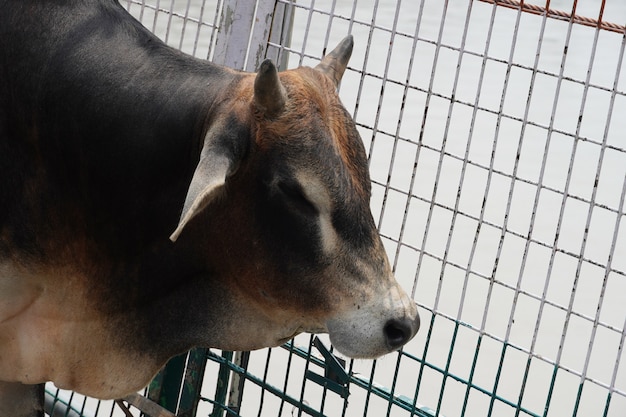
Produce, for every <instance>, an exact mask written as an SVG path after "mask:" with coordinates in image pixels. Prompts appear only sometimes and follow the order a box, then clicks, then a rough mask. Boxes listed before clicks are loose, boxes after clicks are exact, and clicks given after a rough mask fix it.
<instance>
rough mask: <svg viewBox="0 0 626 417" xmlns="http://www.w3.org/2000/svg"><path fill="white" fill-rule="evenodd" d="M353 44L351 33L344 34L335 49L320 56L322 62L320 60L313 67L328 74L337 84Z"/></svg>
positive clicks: (346, 64)
mask: <svg viewBox="0 0 626 417" xmlns="http://www.w3.org/2000/svg"><path fill="white" fill-rule="evenodd" d="M353 46H354V40H353V39H352V35H348V36H346V37H345V38H343V40H342V41H341V42H339V45H337V46H336V47H335V49H333V50H332V51H331V52H330V53H328V54H327V55H326V56H325V57H324V58H322V62H320V63H319V64H318V65H317V66H316V67H315V68H316V69H317V70H319V71H321V72H323V73H324V74H326V75H328V76H329V77H330V78H331V79H332V80H333V81H335V85H337V86H339V82H340V81H341V77H342V76H343V73H344V71H345V70H346V67H347V66H348V61H349V60H350V56H351V55H352V47H353Z"/></svg>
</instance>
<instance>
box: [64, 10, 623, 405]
mask: <svg viewBox="0 0 626 417" xmlns="http://www.w3.org/2000/svg"><path fill="white" fill-rule="evenodd" d="M276 4H277V5H279V6H281V7H284V9H285V10H289V13H290V14H289V17H288V18H285V16H286V15H287V14H285V15H283V17H281V19H284V21H283V22H282V23H284V22H286V21H288V22H289V24H291V25H293V30H292V31H291V35H290V38H289V43H287V44H286V43H283V42H284V40H285V37H284V36H281V37H279V38H278V40H276V38H275V39H274V40H270V42H269V43H268V44H267V45H266V46H267V50H266V54H268V55H271V56H279V55H280V56H283V57H286V58H288V60H285V61H283V68H285V66H287V67H296V66H299V65H312V64H315V63H317V62H318V60H319V58H320V57H321V56H322V55H323V53H324V51H325V50H326V48H328V47H332V46H333V45H334V43H335V42H337V41H338V40H339V39H341V38H342V37H343V36H344V35H345V34H347V33H352V34H353V35H354V37H355V50H354V53H353V57H352V59H351V61H350V64H349V68H348V70H347V71H346V74H345V75H344V78H343V81H342V86H341V91H340V96H341V97H342V100H343V101H344V104H345V105H346V107H347V108H348V110H349V111H351V112H352V113H353V115H354V118H355V121H356V123H357V126H358V128H359V131H360V133H361V136H362V138H363V140H364V142H365V143H366V147H367V149H368V152H369V159H370V170H371V175H372V180H373V199H372V209H373V211H374V213H375V218H376V219H377V220H378V225H379V229H380V233H381V235H382V236H383V240H384V243H385V245H386V248H387V250H388V253H389V255H390V259H391V261H392V263H393V267H394V271H395V274H396V276H397V278H398V280H399V281H400V282H401V283H402V284H403V285H404V286H405V288H407V289H410V290H411V294H412V296H413V298H414V299H415V301H416V302H417V303H418V305H419V307H420V315H421V317H422V329H421V330H420V333H419V334H418V336H417V337H416V338H415V339H414V340H413V341H412V342H410V343H409V344H408V345H407V346H406V347H405V348H404V350H403V351H402V352H400V353H398V354H394V355H389V356H388V357H386V358H383V359H381V360H379V361H348V362H347V363H346V364H345V366H341V369H345V374H343V373H342V372H341V370H340V369H338V368H336V369H334V371H333V369H332V367H331V366H329V361H331V362H332V356H331V357H329V356H328V354H327V353H324V352H325V350H324V345H328V342H327V341H326V339H324V338H323V337H322V338H321V340H322V342H323V344H322V345H320V344H319V343H318V344H317V346H315V344H314V342H313V340H314V339H313V338H311V337H309V336H307V335H303V336H299V337H297V338H296V339H295V341H294V342H293V343H290V344H288V345H286V346H284V347H283V348H275V349H267V350H262V351H258V352H252V353H250V354H249V355H247V354H246V355H242V354H238V355H232V354H230V353H227V352H224V353H222V352H219V351H210V352H208V359H209V361H208V363H207V368H206V372H205V379H204V384H203V388H202V391H201V399H200V404H199V408H198V415H210V416H212V417H217V416H221V415H241V416H253V415H257V416H277V415H279V416H292V415H293V416H295V415H314V416H316V415H327V416H340V415H341V416H382V415H389V416H394V417H395V416H405V415H406V416H427V415H441V416H448V417H451V416H469V415H472V416H483V415H484V416H487V415H490V416H498V417H500V416H614V417H618V416H624V415H625V414H626V364H624V361H623V359H624V340H625V338H626V330H625V327H626V221H625V213H626V211H625V200H626V117H624V115H626V93H625V91H626V88H625V83H626V79H625V77H624V71H625V70H624V69H623V61H624V49H625V45H626V29H625V27H624V24H626V3H624V2H622V1H620V0H606V1H601V0H588V1H582V0H581V1H576V0H561V1H556V0H555V1H552V2H550V1H549V0H546V1H532V2H517V1H512V0H480V1H479V0H474V1H472V0H458V1H441V0H419V1H397V0H359V1H354V2H342V1H333V0H323V1H322V0H299V1H297V2H284V1H280V0H279V1H278V2H276ZM127 7H128V8H129V10H130V11H131V13H133V14H134V15H135V16H137V17H138V18H139V19H140V20H141V21H142V22H143V23H144V25H146V26H147V27H148V28H149V29H151V30H152V31H154V32H155V33H156V34H157V35H159V36H160V37H161V38H163V39H164V40H166V42H168V43H170V44H172V45H173V46H175V47H177V48H180V49H182V50H184V51H186V52H189V53H191V54H194V55H196V56H198V57H201V58H207V57H208V58H213V57H214V56H215V54H216V52H215V47H216V45H218V43H219V41H218V37H219V33H218V28H219V27H220V16H221V14H222V13H221V11H222V9H223V8H224V7H226V6H225V5H224V4H222V2H221V1H219V0H218V1H217V2H209V1H201V0H189V1H181V0H178V1H174V0H169V1H164V0H161V1H159V0H154V1H150V2H148V1H146V2H137V1H135V0H132V1H129V2H128V3H127ZM257 9H258V8H257ZM257 12H258V10H257ZM257 21H258V19H257ZM282 23H281V24H282ZM254 24H255V23H254V19H252V25H253V26H254ZM252 32H254V29H252V30H251V33H252ZM243 38H245V40H246V41H250V40H251V39H252V38H253V35H252V34H250V35H247V36H243ZM254 48H255V47H254V46H250V47H248V49H247V52H245V55H246V57H248V58H249V57H250V56H253V55H254V54H255V53H256V52H255V51H256V50H255V49H254ZM244 49H245V48H244ZM272 54H274V55H272ZM246 62H247V64H246ZM249 62H250V60H249V59H248V60H247V61H246V60H244V61H242V68H244V67H246V65H248V66H249ZM248 69H249V68H248ZM325 355H326V356H325ZM218 376H219V377H218ZM56 395H60V396H61V397H63V396H64V395H66V394H65V393H59V394H56ZM67 395H70V394H69V393H68V394H67ZM64 398H66V397H64ZM75 398H78V397H75ZM80 401H83V400H82V398H81V399H79V400H78V402H76V401H75V402H76V404H77V405H75V406H74V408H76V409H77V410H78V411H79V412H80V409H81V408H82V407H83V406H82V405H81V404H82V403H81V402H80ZM89 401H91V400H89ZM99 407H100V409H99V410H96V411H95V412H92V411H90V413H91V414H89V413H88V412H86V413H85V414H86V415H124V414H123V412H122V411H121V410H119V409H115V408H114V407H113V405H112V404H106V405H104V404H101V405H99ZM105 407H107V408H105ZM87 408H92V409H93V407H91V406H89V407H87ZM109 413H110V414H109Z"/></svg>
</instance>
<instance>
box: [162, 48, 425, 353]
mask: <svg viewBox="0 0 626 417" xmlns="http://www.w3.org/2000/svg"><path fill="white" fill-rule="evenodd" d="M351 52H352V38H351V37H347V38H346V39H344V40H343V41H342V42H341V43H340V44H339V45H338V46H337V48H335V49H334V50H333V51H332V52H331V53H329V54H328V55H327V56H326V57H325V58H324V59H323V60H322V62H321V63H320V64H319V65H318V66H317V67H316V68H314V69H312V68H298V69H296V70H291V71H285V72H282V73H280V74H279V73H278V72H277V70H276V67H275V66H274V65H273V64H272V63H271V62H270V61H269V60H268V61H265V62H263V64H262V65H261V68H260V70H259V72H258V73H257V74H256V75H254V74H247V75H242V76H241V77H242V78H241V79H240V80H239V81H238V82H237V83H236V86H235V87H233V88H232V89H230V90H228V92H227V94H226V95H225V97H224V98H223V100H222V101H221V102H220V103H219V104H217V106H219V109H220V110H219V111H218V114H216V115H214V116H213V118H212V121H211V122H210V124H209V126H210V128H209V130H208V133H207V134H206V137H205V142H204V147H203V150H202V155H201V159H200V162H199V164H198V167H197V169H196V171H195V174H194V176H193V180H192V183H191V186H190V189H189V192H188V195H187V199H186V202H185V207H184V209H183V215H182V218H181V221H180V224H179V226H178V228H177V229H176V231H175V232H174V233H173V234H172V236H171V239H172V240H173V241H177V240H178V241H179V242H177V244H182V243H181V242H182V241H184V240H185V239H187V240H201V239H204V240H205V241H206V240H207V239H208V240H209V241H210V242H211V243H210V244H205V246H204V249H205V250H206V252H207V256H208V258H209V261H208V263H207V269H209V270H210V271H211V274H212V276H213V277H214V278H212V279H217V280H218V281H220V283H219V288H220V289H221V290H220V291H221V293H220V294H216V299H217V301H216V300H212V303H216V302H217V303H218V304H219V303H221V306H219V307H221V309H222V310H223V311H227V314H226V316H225V317H224V323H223V324H222V325H221V329H220V334H221V335H220V336H219V337H217V336H215V335H213V337H212V339H211V340H210V341H209V343H211V344H212V345H213V346H216V347H221V348H226V349H232V350H244V349H245V350H247V349H252V348H258V347H263V346H270V345H277V344H280V343H282V342H284V341H286V340H288V339H289V338H290V337H292V336H294V335H295V334H297V333H299V332H301V331H310V332H328V333H329V334H330V339H331V341H332V343H333V345H334V346H335V347H336V348H337V349H338V350H339V351H340V352H342V353H344V354H346V355H348V356H351V357H377V356H380V355H382V354H385V353H387V352H390V351H392V350H395V349H398V348H400V347H401V346H402V345H404V344H405V343H406V342H407V341H408V340H410V339H411V338H412V337H413V336H414V335H415V333H416V332H417V329H418V327H419V317H418V314H417V309H416V306H415V303H414V302H413V301H412V300H411V299H410V298H409V297H408V296H407V295H406V293H405V292H404V291H403V290H402V289H401V288H400V287H399V285H398V283H397V282H396V281H395V279H394V277H393V274H392V272H391V268H390V266H389V261H388V259H387V256H386V254H385V250H384V248H383V245H382V242H381V240H380V237H379V235H378V233H377V229H376V225H375V223H374V220H373V218H372V215H371V212H370V208H369V200H370V193H371V191H370V188H371V187H370V179H369V175H368V165H367V157H366V153H365V150H364V147H363V144H362V141H361V138H360V137H359V134H358V132H357V130H356V126H355V124H354V121H353V120H352V118H351V117H350V115H349V114H348V113H347V111H346V110H345V109H344V107H343V106H342V105H341V103H340V101H339V97H338V95H337V92H336V90H337V85H338V83H339V81H340V80H341V77H342V75H343V73H344V70H345V68H346V65H347V62H348V59H349V57H350V54H351ZM215 277H217V278H215Z"/></svg>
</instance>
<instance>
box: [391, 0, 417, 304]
mask: <svg viewBox="0 0 626 417" xmlns="http://www.w3.org/2000/svg"><path fill="white" fill-rule="evenodd" d="M424 3H425V0H422V1H421V3H420V8H419V12H418V15H417V19H416V22H415V31H414V34H413V42H412V45H411V53H410V55H409V63H408V66H407V72H406V78H405V82H404V89H403V91H402V101H401V103H402V104H401V106H400V113H399V115H398V124H397V125H396V131H395V135H394V137H395V138H396V141H397V138H399V137H400V128H401V126H402V120H403V119H404V110H405V108H406V104H407V98H408V93H409V90H410V81H411V73H412V72H413V65H414V63H415V52H416V50H417V43H418V34H419V28H420V24H421V22H422V15H423V12H424ZM395 144H396V143H395V142H394V147H395ZM419 155H420V147H419V146H417V149H416V151H415V158H414V159H413V170H412V172H411V180H410V181H409V186H408V192H407V199H406V203H405V205H404V214H403V217H402V223H401V226H400V234H399V236H398V245H397V246H396V253H395V255H394V258H393V266H392V270H393V271H396V269H397V266H398V260H399V258H400V250H401V248H402V241H403V240H404V232H405V231H406V223H407V220H408V217H409V210H410V207H411V200H412V190H413V187H414V185H415V179H416V174H417V163H418V160H419ZM416 281H417V280H414V282H413V288H412V291H411V298H412V299H415V286H416Z"/></svg>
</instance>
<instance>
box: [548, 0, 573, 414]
mask: <svg viewBox="0 0 626 417" xmlns="http://www.w3.org/2000/svg"><path fill="white" fill-rule="evenodd" d="M576 6H577V0H574V3H573V6H572V16H573V15H575V12H576ZM572 27H573V22H572V20H571V19H570V21H569V24H568V26H567V36H566V43H565V52H564V53H563V59H562V61H561V69H560V71H559V77H558V80H557V90H556V92H555V102H554V105H553V108H552V115H551V116H550V126H549V128H550V130H552V127H553V123H554V117H555V113H556V107H557V106H556V103H557V101H558V94H559V91H560V87H561V82H562V80H563V71H564V67H565V61H566V58H567V52H566V51H567V48H568V46H569V41H570V38H571V33H572ZM578 143H579V138H578V137H577V136H576V137H575V138H574V143H573V146H572V157H571V159H570V163H569V167H568V171H567V178H566V180H565V188H564V190H563V198H562V200H561V207H560V210H559V218H558V221H557V227H556V234H555V238H554V243H553V247H552V253H551V256H550V262H549V264H548V276H550V275H551V274H552V267H553V265H554V259H555V256H556V252H557V243H558V239H559V235H560V232H561V227H562V225H563V217H564V212H565V205H566V202H567V197H568V195H569V187H570V184H571V178H572V172H573V169H574V160H575V156H576V151H577V149H578ZM578 279H579V274H578V273H576V275H575V277H574V283H573V285H572V293H571V296H570V301H569V305H568V308H567V311H566V316H565V323H564V325H563V330H562V334H561V338H560V341H559V348H558V350H557V355H556V359H555V367H554V371H553V372H552V377H551V380H550V387H549V389H548V397H547V399H546V405H545V413H546V414H547V413H548V410H549V408H550V403H551V402H552V394H553V392H554V387H555V385H556V377H557V373H558V370H559V364H560V362H561V355H562V354H563V347H564V344H565V336H566V334H567V329H568V326H569V320H570V317H571V315H572V306H573V303H574V296H575V294H576V287H577V286H578Z"/></svg>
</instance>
